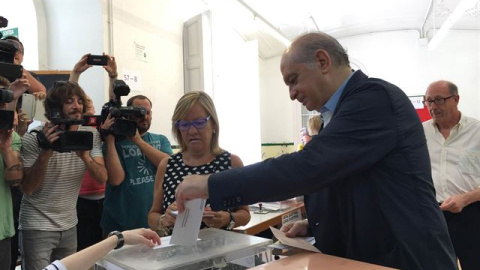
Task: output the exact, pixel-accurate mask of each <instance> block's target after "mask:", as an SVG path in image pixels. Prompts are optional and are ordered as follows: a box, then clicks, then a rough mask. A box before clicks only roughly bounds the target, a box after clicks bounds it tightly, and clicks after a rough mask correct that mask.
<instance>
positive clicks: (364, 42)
mask: <svg viewBox="0 0 480 270" xmlns="http://www.w3.org/2000/svg"><path fill="white" fill-rule="evenodd" d="M417 41H418V33H417V32H415V31H396V32H385V33H374V34H369V35H362V36H355V37H350V38H343V39H340V43H341V44H342V45H343V46H345V47H346V48H347V49H348V53H349V55H350V56H352V57H354V58H356V59H358V60H359V61H360V62H361V63H362V64H363V65H364V66H365V67H366V68H367V70H368V72H369V74H368V75H369V76H371V77H378V78H381V79H384V80H387V81H389V82H391V83H393V84H396V85H397V86H399V87H400V88H401V89H402V90H403V91H405V93H406V94H407V95H423V94H424V93H425V90H426V88H427V86H428V85H429V84H430V83H431V82H432V81H435V80H442V79H443V80H450V81H452V82H453V83H455V84H456V85H457V86H458V88H459V94H460V104H459V108H460V110H461V111H462V112H463V113H465V114H466V115H469V116H472V117H475V118H477V119H480V106H478V104H479V102H480V95H479V92H480V76H479V74H480V73H479V72H480V31H460V30H451V31H450V32H449V34H448V35H447V37H446V38H445V39H444V40H443V41H442V43H441V44H440V45H439V46H438V47H437V48H436V49H435V50H432V51H429V50H428V49H427V48H426V47H421V46H419V45H418V42H417Z"/></svg>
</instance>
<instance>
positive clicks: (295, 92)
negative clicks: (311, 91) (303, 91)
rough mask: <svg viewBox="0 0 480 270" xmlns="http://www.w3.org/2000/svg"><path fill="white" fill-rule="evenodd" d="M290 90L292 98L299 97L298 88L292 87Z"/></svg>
mask: <svg viewBox="0 0 480 270" xmlns="http://www.w3.org/2000/svg"><path fill="white" fill-rule="evenodd" d="M289 91H290V99H291V100H295V99H296V98H297V90H295V89H294V88H292V87H290V89H289Z"/></svg>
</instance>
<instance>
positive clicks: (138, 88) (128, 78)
mask: <svg viewBox="0 0 480 270" xmlns="http://www.w3.org/2000/svg"><path fill="white" fill-rule="evenodd" d="M122 78H123V80H124V81H125V83H126V84H128V86H129V87H130V91H133V92H142V80H141V76H140V72H138V71H135V70H130V69H125V68H124V69H123V76H122Z"/></svg>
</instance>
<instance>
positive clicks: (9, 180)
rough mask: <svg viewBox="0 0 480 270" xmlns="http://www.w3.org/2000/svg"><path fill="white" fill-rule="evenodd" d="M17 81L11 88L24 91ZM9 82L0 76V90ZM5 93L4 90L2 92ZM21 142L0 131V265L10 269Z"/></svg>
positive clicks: (8, 131) (0, 105)
mask: <svg viewBox="0 0 480 270" xmlns="http://www.w3.org/2000/svg"><path fill="white" fill-rule="evenodd" d="M24 83H25V82H20V83H19V80H17V81H16V82H15V84H14V86H13V88H14V89H15V90H16V91H25V89H26V88H28V83H25V84H24ZM9 86H10V82H9V81H8V80H7V79H5V78H4V77H1V76H0V88H5V89H8V88H9ZM2 91H5V90H2ZM5 108H6V103H5V102H0V110H4V109H5ZM21 146H22V141H21V139H20V136H19V135H18V134H17V133H16V132H15V131H14V130H13V128H12V129H1V130H0V163H1V164H3V166H0V265H3V266H5V265H6V266H7V267H8V268H9V267H10V264H11V263H13V262H12V261H11V260H12V259H11V250H12V249H11V247H12V246H13V243H14V242H15V241H16V238H15V222H14V215H13V206H12V196H11V191H10V187H11V186H12V187H13V186H14V185H18V183H19V182H20V181H21V179H22V177H23V170H22V168H23V164H22V160H21V159H20V149H21Z"/></svg>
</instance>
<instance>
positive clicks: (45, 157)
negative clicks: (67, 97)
mask: <svg viewBox="0 0 480 270" xmlns="http://www.w3.org/2000/svg"><path fill="white" fill-rule="evenodd" d="M48 125H49V123H48V122H47V124H46V126H44V128H43V133H44V135H45V138H46V140H47V141H48V142H49V143H50V144H52V143H53V142H55V141H56V140H58V138H59V136H60V133H61V131H59V130H58V126H57V125H55V126H52V127H48ZM31 140H34V142H32V141H31ZM32 143H35V144H36V143H37V140H36V138H35V137H33V138H28V139H26V138H25V137H24V145H23V147H24V148H25V149H22V155H23V154H24V151H25V152H27V153H28V152H33V151H37V149H36V148H35V149H28V148H32ZM26 149H28V150H26ZM52 155H53V150H52V149H42V148H40V153H39V154H38V156H37V158H36V160H35V162H34V163H33V165H32V166H31V167H24V168H23V180H22V189H23V192H24V193H25V194H27V195H32V194H33V193H34V192H35V191H36V190H37V189H38V187H40V186H41V185H42V184H43V181H44V180H45V173H46V171H47V167H48V161H49V159H50V157H51V156H52Z"/></svg>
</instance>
